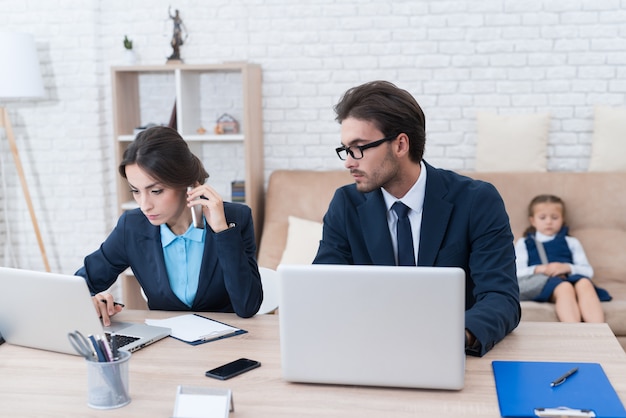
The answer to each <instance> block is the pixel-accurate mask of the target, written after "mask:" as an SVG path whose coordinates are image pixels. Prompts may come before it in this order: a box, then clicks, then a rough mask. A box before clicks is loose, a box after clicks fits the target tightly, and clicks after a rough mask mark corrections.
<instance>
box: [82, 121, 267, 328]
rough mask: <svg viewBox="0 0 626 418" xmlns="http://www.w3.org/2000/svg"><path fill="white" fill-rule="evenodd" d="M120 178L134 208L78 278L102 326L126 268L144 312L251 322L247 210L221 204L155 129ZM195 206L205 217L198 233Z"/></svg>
mask: <svg viewBox="0 0 626 418" xmlns="http://www.w3.org/2000/svg"><path fill="white" fill-rule="evenodd" d="M119 172H120V174H121V175H122V177H124V178H125V179H126V180H128V185H129V187H130V190H131V193H132V194H133V196H134V198H135V201H136V202H137V203H138V204H139V208H138V209H133V210H129V211H127V212H125V213H124V214H122V216H121V217H120V219H119V221H118V223H117V226H116V227H115V228H114V229H113V231H112V232H111V234H110V235H109V236H108V237H107V239H106V240H105V241H104V243H102V245H101V246H100V248H99V249H98V250H97V251H95V252H93V253H91V254H90V255H88V256H87V257H85V261H84V266H83V267H81V268H80V269H79V270H78V271H77V272H76V275H78V276H82V277H84V278H85V280H86V281H87V284H88V285H89V289H90V290H91V292H92V295H93V296H94V297H93V302H94V306H95V307H96V310H97V311H98V312H99V314H100V316H101V317H102V320H103V323H104V324H105V325H108V324H109V322H110V319H109V317H110V316H111V315H114V314H115V313H117V312H119V311H121V309H122V307H121V306H119V305H115V304H114V303H113V296H112V295H111V294H110V293H108V292H107V289H109V288H110V287H111V285H113V283H114V282H115V281H116V280H117V277H118V275H119V274H120V273H122V272H123V271H124V270H126V269H127V268H128V267H130V268H131V269H132V271H133V274H134V275H135V277H136V278H137V281H138V282H139V284H140V285H141V287H142V289H143V291H144V293H145V294H146V297H147V302H148V307H149V308H150V309H162V310H174V311H183V310H189V311H214V312H235V313H237V315H239V316H241V317H244V318H247V317H251V316H253V315H254V314H256V312H257V311H258V309H259V306H260V305H261V302H262V300H263V290H262V287H261V278H260V275H259V269H258V266H257V262H256V243H255V238H254V227H253V223H252V214H251V211H250V208H249V207H248V206H245V205H242V204H236V203H229V202H224V201H223V200H222V198H221V197H220V196H219V194H217V192H216V191H215V190H214V189H213V188H212V187H211V186H209V185H208V184H205V181H206V179H207V178H208V177H209V175H208V173H207V172H206V170H205V169H204V167H203V166H202V162H201V161H200V160H199V159H198V158H197V157H196V156H195V155H193V154H192V153H191V151H190V150H189V147H188V145H187V143H186V142H185V141H184V140H183V138H182V137H181V136H180V135H179V134H178V132H177V131H176V130H174V129H171V128H167V127H160V126H159V127H154V128H150V129H147V130H145V131H142V132H141V133H139V134H138V135H137V138H136V139H135V140H134V141H133V142H132V143H131V144H130V145H129V146H128V148H127V149H126V151H125V152H124V156H123V160H122V162H121V163H120V166H119ZM196 206H197V207H201V208H202V213H203V215H204V221H203V222H201V224H199V225H198V227H196V226H194V223H192V213H191V212H192V210H191V208H193V207H196Z"/></svg>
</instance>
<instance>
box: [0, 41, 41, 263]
mask: <svg viewBox="0 0 626 418" xmlns="http://www.w3.org/2000/svg"><path fill="white" fill-rule="evenodd" d="M0 57H3V58H2V61H3V63H2V65H0V100H4V99H24V98H33V97H41V96H43V95H44V88H43V80H42V78H41V70H40V68H39V60H38V58H37V49H36V48H35V41H34V40H33V37H32V36H31V35H29V34H26V33H13V32H0ZM0 128H4V131H5V133H6V137H7V139H8V140H9V147H10V148H11V154H13V160H14V162H15V168H16V170H17V174H18V176H19V178H20V183H21V185H22V191H23V192H24V198H25V199H26V204H27V205H28V211H29V213H30V220H31V222H32V224H33V228H34V230H35V235H36V236H37V242H38V243H39V251H40V252H41V258H42V259H43V263H44V266H45V268H46V271H50V264H49V263H48V256H47V255H46V248H45V246H44V244H43V240H42V239H41V232H40V231H39V224H38V223H37V216H35V209H34V208H33V202H32V200H31V198H30V191H29V189H28V184H27V183H26V176H25V175H24V169H23V168H22V162H21V160H20V154H19V152H18V150H17V144H16V143H15V136H14V135H13V128H12V127H11V122H10V121H9V112H7V110H6V108H4V107H1V106H0Z"/></svg>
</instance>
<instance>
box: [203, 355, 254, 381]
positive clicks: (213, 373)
mask: <svg viewBox="0 0 626 418" xmlns="http://www.w3.org/2000/svg"><path fill="white" fill-rule="evenodd" d="M260 365H261V363H260V362H258V361H256V360H250V359H247V358H240V359H238V360H235V361H231V362H230V363H226V364H224V365H222V366H219V367H216V368H214V369H212V370H209V371H208V372H206V373H204V374H205V376H206V377H212V378H214V379H219V380H226V379H230V378H231V377H235V376H238V375H240V374H242V373H245V372H247V371H248V370H252V369H256V368H257V367H259V366H260Z"/></svg>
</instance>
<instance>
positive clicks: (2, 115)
mask: <svg viewBox="0 0 626 418" xmlns="http://www.w3.org/2000/svg"><path fill="white" fill-rule="evenodd" d="M2 127H4V131H5V132H6V134H7V138H8V139H9V147H10V148H11V154H13V161H15V168H16V170H17V174H18V176H19V178H20V183H21V184H22V191H23V192H24V198H25V199H26V205H28V212H29V213H30V220H31V222H32V223H33V229H34V230H35V235H36V236H37V242H38V243H39V252H41V258H42V259H43V264H44V266H45V268H46V271H48V272H49V271H50V264H49V263H48V256H47V255H46V248H45V247H44V245H43V240H42V239H41V233H40V232H39V224H38V223H37V217H36V216H35V209H34V208H33V202H32V200H31V198H30V192H29V190H28V184H27V183H26V176H25V175H24V169H23V168H22V162H21V160H20V154H19V152H18V150H17V145H16V143H15V136H13V128H12V127H11V121H9V113H8V112H7V110H6V109H5V108H4V107H0V128H2Z"/></svg>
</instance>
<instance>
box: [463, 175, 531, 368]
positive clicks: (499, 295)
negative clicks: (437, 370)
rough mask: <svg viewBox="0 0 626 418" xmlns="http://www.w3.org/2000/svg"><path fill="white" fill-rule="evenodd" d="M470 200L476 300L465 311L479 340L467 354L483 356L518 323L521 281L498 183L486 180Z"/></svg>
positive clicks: (471, 256) (466, 320) (471, 274)
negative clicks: (490, 182) (519, 281)
mask: <svg viewBox="0 0 626 418" xmlns="http://www.w3.org/2000/svg"><path fill="white" fill-rule="evenodd" d="M469 203H470V207H469V210H470V219H469V225H468V228H469V230H470V234H469V238H470V248H471V250H470V257H469V270H470V277H471V280H472V283H473V295H472V296H473V299H474V304H473V306H471V307H470V308H469V309H468V310H467V311H466V313H465V326H466V328H467V329H469V331H470V332H471V333H472V334H474V336H475V337H476V338H477V340H478V341H479V342H480V344H479V345H478V346H477V347H476V348H475V350H472V349H469V350H468V354H472V355H478V356H482V355H484V354H485V353H486V352H487V351H489V350H490V349H491V348H492V347H493V346H494V345H495V344H496V343H497V342H498V341H500V340H502V339H503V338H504V337H505V336H506V335H507V334H508V333H510V332H511V331H513V330H514V329H515V327H517V325H518V324H519V321H520V317H521V309H520V304H519V285H518V283H517V277H516V272H515V250H514V247H513V234H512V233H511V227H510V224H509V218H508V215H507V213H506V210H505V208H504V202H503V201H502V198H501V197H500V195H499V194H498V192H497V190H496V189H495V187H493V186H492V185H491V184H488V183H483V184H482V186H481V187H479V188H478V189H477V190H476V193H475V194H474V196H473V199H472V200H471V201H470V202H469Z"/></svg>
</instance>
